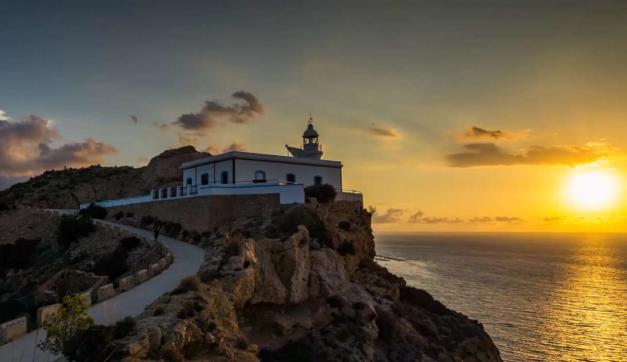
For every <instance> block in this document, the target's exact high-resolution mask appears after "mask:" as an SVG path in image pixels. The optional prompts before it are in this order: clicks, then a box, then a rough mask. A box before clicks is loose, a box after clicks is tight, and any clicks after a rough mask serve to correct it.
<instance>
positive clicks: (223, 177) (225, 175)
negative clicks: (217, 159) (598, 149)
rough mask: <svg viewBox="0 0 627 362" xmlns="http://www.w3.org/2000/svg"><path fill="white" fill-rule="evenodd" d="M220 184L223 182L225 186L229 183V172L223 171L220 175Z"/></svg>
mask: <svg viewBox="0 0 627 362" xmlns="http://www.w3.org/2000/svg"><path fill="white" fill-rule="evenodd" d="M220 182H222V183H223V184H228V183H229V171H222V173H221V174H220Z"/></svg>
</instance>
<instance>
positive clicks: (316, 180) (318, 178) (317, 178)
mask: <svg viewBox="0 0 627 362" xmlns="http://www.w3.org/2000/svg"><path fill="white" fill-rule="evenodd" d="M314 185H322V176H315V177H314Z"/></svg>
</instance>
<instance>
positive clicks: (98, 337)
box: [66, 325, 113, 362]
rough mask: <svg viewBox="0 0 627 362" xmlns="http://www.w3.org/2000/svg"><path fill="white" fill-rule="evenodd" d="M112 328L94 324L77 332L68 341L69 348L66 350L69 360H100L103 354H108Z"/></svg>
mask: <svg viewBox="0 0 627 362" xmlns="http://www.w3.org/2000/svg"><path fill="white" fill-rule="evenodd" d="M111 330H112V328H111V327H106V326H101V325H95V326H91V327H89V328H87V329H86V330H84V331H82V332H81V333H79V335H78V336H77V337H75V338H72V339H71V341H70V344H71V346H72V347H71V348H68V350H67V351H66V357H67V358H68V359H69V360H70V361H89V362H97V361H102V360H103V356H107V355H109V354H110V351H108V347H109V346H110V343H111V341H112V340H113V338H112V337H113V336H112V334H113V333H112V331H111Z"/></svg>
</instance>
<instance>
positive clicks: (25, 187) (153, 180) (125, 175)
mask: <svg viewBox="0 0 627 362" xmlns="http://www.w3.org/2000/svg"><path fill="white" fill-rule="evenodd" d="M208 155H209V154H207V153H204V152H198V151H196V149H194V147H192V146H186V147H181V148H177V149H172V150H167V151H164V152H162V153H161V154H159V155H157V156H155V157H153V158H152V159H151V160H150V162H149V163H148V165H147V166H145V167H140V168H133V167H128V166H124V167H101V166H91V167H86V168H80V169H66V170H59V171H47V172H44V173H43V174H41V175H39V176H36V177H33V178H31V179H30V180H28V181H27V182H23V183H20V184H16V185H13V186H12V187H10V188H9V189H7V190H4V191H1V192H0V203H2V204H9V205H22V206H24V205H28V206H34V207H43V208H77V207H78V205H79V204H80V203H86V202H92V201H98V200H106V199H115V198H121V197H127V196H135V195H143V194H147V193H148V192H149V191H150V189H151V188H152V187H155V186H170V185H176V184H180V182H181V172H180V170H179V166H180V165H181V163H183V162H186V161H192V160H196V159H198V158H202V157H206V156H208Z"/></svg>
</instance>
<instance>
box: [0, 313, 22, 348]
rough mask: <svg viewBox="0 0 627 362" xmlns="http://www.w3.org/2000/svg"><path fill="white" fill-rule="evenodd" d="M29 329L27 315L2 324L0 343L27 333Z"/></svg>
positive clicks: (0, 325) (0, 327)
mask: <svg viewBox="0 0 627 362" xmlns="http://www.w3.org/2000/svg"><path fill="white" fill-rule="evenodd" d="M27 330H28V326H27V321H26V317H20V318H17V319H14V320H12V321H8V322H5V323H2V324H0V344H3V343H6V342H9V341H12V340H14V339H16V338H18V337H21V336H23V335H25V334H26V332H27Z"/></svg>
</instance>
